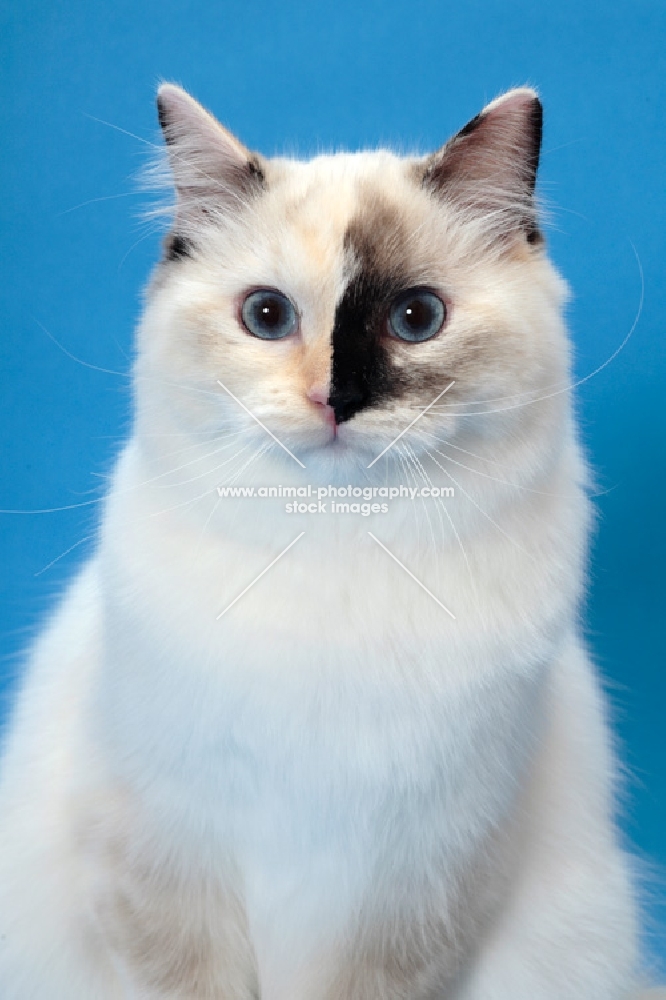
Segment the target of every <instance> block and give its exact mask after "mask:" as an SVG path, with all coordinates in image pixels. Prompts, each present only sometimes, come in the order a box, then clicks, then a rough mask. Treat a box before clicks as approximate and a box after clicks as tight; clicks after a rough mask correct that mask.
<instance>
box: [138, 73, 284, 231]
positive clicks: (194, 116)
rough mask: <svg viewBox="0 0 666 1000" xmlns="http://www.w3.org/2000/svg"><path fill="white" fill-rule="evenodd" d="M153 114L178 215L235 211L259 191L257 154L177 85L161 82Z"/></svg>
mask: <svg viewBox="0 0 666 1000" xmlns="http://www.w3.org/2000/svg"><path fill="white" fill-rule="evenodd" d="M157 113H158V116H159V120H160V125H161V126H162V132H163V134H164V141H165V142H166V147H167V153H168V157H169V166H170V168H171V174H172V176H173V181H174V185H175V188H176V193H177V196H178V200H177V205H176V212H177V215H179V216H180V217H181V218H182V217H183V216H189V217H190V218H192V217H196V216H199V217H201V216H202V215H204V216H205V215H210V214H211V213H215V212H219V211H220V210H222V211H233V210H234V209H239V208H241V207H242V205H243V204H245V203H247V201H248V200H249V199H250V198H251V197H252V196H253V195H255V194H258V193H259V192H260V191H261V190H262V188H263V187H264V185H265V174H264V169H263V166H262V163H261V160H260V158H259V157H258V156H257V155H256V154H254V153H251V152H250V151H249V150H248V149H246V148H245V146H243V144H242V143H241V142H239V141H238V139H236V137H235V136H233V135H232V134H231V132H228V131H227V129H225V128H224V127H223V126H222V125H220V123H219V122H218V121H217V119H215V118H214V117H213V116H212V115H211V114H209V112H208V111H206V110H205V108H203V107H202V106H201V105H200V104H199V103H198V101H195V100H194V98H193V97H190V95H189V94H188V93H186V92H185V91H184V90H182V89H181V88H180V87H177V86H175V84H173V83H163V84H162V85H161V87H160V88H159V90H158V92H157Z"/></svg>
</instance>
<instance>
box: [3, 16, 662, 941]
mask: <svg viewBox="0 0 666 1000" xmlns="http://www.w3.org/2000/svg"><path fill="white" fill-rule="evenodd" d="M0 21H1V26H2V27H1V33H0V37H1V39H2V48H3V49H4V51H3V53H2V66H3V68H4V72H3V77H4V95H3V98H2V100H1V101H0V123H1V124H0V134H1V135H2V146H3V155H2V157H1V158H0V176H1V185H2V186H1V190H2V195H3V196H2V199H0V213H1V214H2V225H3V229H4V240H3V243H2V257H3V264H2V274H3V280H2V282H1V283H0V297H1V300H2V316H3V327H4V328H3V334H2V338H0V352H1V358H2V394H1V395H0V426H1V427H2V429H3V461H2V484H1V487H0V507H2V508H6V509H9V510H35V509H43V508H52V507H57V508H63V507H68V506H69V505H78V504H81V503H83V502H84V501H86V500H90V499H92V498H94V497H96V496H99V494H100V489H101V488H103V482H104V480H103V478H101V479H100V476H101V477H103V476H104V475H105V473H106V472H107V471H108V470H109V468H110V467H111V463H112V460H113V456H114V454H115V453H116V451H117V449H118V445H119V442H121V441H122V439H123V437H124V435H125V434H126V432H127V427H128V412H129V411H128V389H127V379H126V378H123V377H119V376H116V375H110V374H105V373H103V372H100V371H98V370H95V368H91V367H86V366H84V365H83V364H81V363H79V362H77V361H76V360H73V359H72V357H70V354H68V352H70V353H71V354H72V355H74V356H75V357H76V358H79V359H82V360H83V361H85V362H86V363H87V364H88V365H93V366H98V367H100V368H106V369H111V370H113V371H117V372H126V371H127V370H128V365H129V362H128V356H129V355H130V352H131V343H132V329H133V324H134V322H135V320H136V316H137V313H138V310H139V305H140V299H139V292H140V289H141V286H142V285H143V283H144V282H145V280H146V278H147V275H148V272H149V269H150V266H151V264H152V262H153V261H154V260H155V259H156V257H157V255H158V252H159V249H158V244H159V237H158V235H157V234H156V233H155V232H154V231H153V230H152V229H151V228H150V226H146V225H145V224H143V223H142V222H141V221H140V218H139V213H140V208H141V205H142V196H139V195H137V193H136V190H135V186H134V182H133V179H132V178H133V175H134V174H135V173H136V171H137V170H138V169H139V168H140V167H141V165H142V163H143V162H144V161H145V154H146V149H147V147H146V142H147V141H154V140H156V139H157V138H158V136H157V126H156V118H155V112H154V102H153V98H154V90H155V87H156V84H157V82H158V81H159V80H160V79H170V80H174V81H177V82H180V83H182V84H183V85H184V86H186V87H187V88H188V89H190V90H191V91H192V92H193V93H194V95H195V96H197V97H198V98H199V99H200V100H201V101H202V102H203V103H204V104H205V105H207V106H208V107H210V108H211V109H212V110H213V111H214V112H215V113H217V114H218V116H219V117H220V118H221V119H222V120H223V121H224V122H225V123H226V124H227V125H229V126H230V127H231V128H232V129H233V130H234V131H236V132H237V133H238V134H239V135H240V137H241V138H242V139H243V140H244V141H245V142H246V143H247V144H248V145H250V146H253V147H255V148H257V149H259V150H260V151H262V152H264V153H267V154H270V153H273V152H282V153H284V152H287V153H297V154H308V153H311V152H315V151H317V150H320V149H337V148H341V147H345V148H357V147H361V146H366V147H367V146H374V145H377V144H379V143H390V144H392V145H395V146H397V147H399V148H402V149H407V150H410V151H411V150H413V149H415V148H420V149H422V150H424V151H425V150H428V149H431V148H434V147H436V146H438V145H439V144H441V142H442V141H443V140H444V139H445V138H447V137H448V135H449V134H450V133H452V132H453V131H455V130H456V129H457V128H458V127H459V126H461V125H462V124H463V123H464V122H465V121H467V120H468V119H469V118H471V117H472V116H473V115H474V114H475V113H476V112H477V111H478V110H479V109H480V108H481V106H482V105H483V104H484V103H485V102H486V101H487V100H489V99H491V98H492V97H494V96H496V95H497V94H498V93H499V92H500V91H502V90H505V89H507V88H508V87H510V86H513V85H517V84H523V83H526V82H527V83H531V84H533V85H535V86H537V87H538V89H539V90H540V92H541V95H542V98H543V102H544V105H545V115H546V118H545V136H544V153H543V160H542V168H541V175H540V192H541V194H542V196H543V197H544V198H545V200H546V201H547V203H548V204H549V206H550V209H551V225H550V227H549V229H548V237H549V241H550V246H551V252H552V255H553V256H554V258H555V260H556V262H557V264H558V265H559V267H560V269H561V270H562V271H563V273H564V274H565V276H566V277H567V279H568V280H569V281H570V283H571V285H572V287H573V290H574V298H573V302H572V305H571V308H570V323H571V329H572V333H573V336H574V340H575V345H576V372H577V375H578V377H580V378H582V377H584V376H586V375H587V374H588V373H590V372H592V371H594V370H595V369H596V368H598V367H599V366H600V365H601V364H603V362H604V361H606V360H607V359H608V358H609V357H610V356H611V355H613V353H614V351H615V350H616V348H617V347H618V346H619V345H620V344H621V343H622V341H623V340H624V338H625V336H626V335H627V333H628V331H629V330H630V329H631V327H632V324H633V322H634V317H635V315H636V313H637V311H638V308H639V302H640V299H641V286H642V281H641V269H642V273H643V276H644V287H645V301H644V307H643V310H642V313H641V316H640V319H639V321H638V323H637V325H636V328H635V330H634V332H633V334H632V336H631V338H630V339H629V341H628V343H627V344H626V346H625V347H624V349H623V350H622V351H621V352H620V353H619V355H618V356H617V357H615V358H614V359H613V360H612V361H611V363H610V364H609V365H608V366H606V367H605V368H604V369H603V370H602V371H601V372H600V373H599V374H597V375H595V376H594V377H593V378H591V379H589V380H588V381H586V382H585V383H584V384H583V385H581V387H580V389H579V392H578V399H579V412H580V417H581V422H582V427H583V432H584V436H585V441H586V444H587V447H588V450H589V453H590V455H591V457H592V460H593V463H594V465H595V468H596V469H597V470H598V481H599V483H600V485H601V486H602V488H604V489H608V492H607V493H605V494H604V495H603V496H601V497H600V498H599V500H598V508H599V511H600V514H601V516H600V520H599V527H598V531H597V535H596V540H595V547H594V563H593V570H592V585H591V594H590V601H589V608H588V614H587V622H588V635H589V639H590V642H591V645H592V647H593V650H594V652H595V655H596V660H597V663H598V664H599V666H600V669H601V670H602V672H603V675H604V677H605V678H606V680H607V684H608V688H609V690H610V693H611V697H612V703H613V711H614V716H615V724H616V731H617V732H618V734H619V736H620V738H621V747H622V754H623V758H624V760H625V761H626V763H627V766H628V775H629V776H628V781H627V791H628V794H627V797H626V801H625V805H624V814H625V815H624V825H625V829H626V832H627V835H628V836H629V837H630V838H631V840H632V841H633V843H634V844H635V845H636V847H637V849H638V850H639V852H640V854H641V855H642V856H644V857H645V858H646V859H651V863H652V866H653V868H652V875H651V877H650V879H649V881H650V883H651V889H650V896H651V904H650V906H651V911H652V913H653V915H654V917H655V921H661V922H662V926H663V917H664V909H663V899H664V897H665V896H666V892H665V891H664V886H665V885H666V878H665V875H664V873H665V872H666V774H665V771H666V768H665V764H666V737H665V735H664V715H665V710H666V677H665V672H664V639H663V624H662V618H661V616H662V613H663V603H664V579H663V565H664V556H665V555H666V544H665V538H666V534H665V533H664V530H663V512H662V503H663V499H662V498H663V497H664V495H665V489H664V487H665V486H666V483H665V481H664V480H665V471H664V469H665V465H664V461H663V440H664V433H665V431H666V426H665V424H666V418H665V416H664V406H663V400H664V392H665V383H664V373H665V370H666V351H665V342H666V338H665V337H664V316H666V295H665V291H664V264H663V262H664V232H666V218H665V212H664V197H663V184H664V177H665V176H666V169H665V168H666V164H665V162H664V131H663V123H664V121H665V120H666V101H665V96H666V65H665V56H664V53H665V52H666V37H665V35H666V33H665V30H664V29H665V27H666V5H664V4H663V3H661V2H660V0H651V2H650V0H614V2H613V3H612V4H608V5H603V4H596V3H594V4H589V3H588V4H586V3H585V0H556V2H553V3H549V4H545V3H540V4H538V3H534V2H533V0H462V2H461V0H456V2H455V3H452V2H450V0H411V2H407V0H366V2H365V3H359V0H337V2H336V3H316V2H313V0H307V2H306V0H282V2H281V3H279V4H278V3H275V4H272V5H271V4H269V3H267V2H261V0H242V2H240V0H224V2H219V0H218V2H214V0H200V2H199V3H195V2H189V3H186V2H184V0H183V2H180V3H178V2H174V0H114V2H113V3H109V4H93V3H90V2H89V0H21V2H20V3H17V2H15V0H14V2H12V0H3V2H2V5H1V7H0ZM633 248H635V250H634V249H633ZM639 261H640V264H639ZM53 338H54V339H53ZM55 341H57V342H58V344H59V345H60V346H58V344H56V342H55ZM95 519H96V505H95V503H94V502H93V503H91V504H90V505H87V506H74V508H73V509H70V510H62V509H61V510H59V511H57V512H54V513H43V514H31V515H28V514H2V515H0V559H1V560H2V566H3V568H4V573H3V580H2V584H1V587H2V593H1V599H2V611H1V613H0V641H1V644H2V647H1V650H0V651H1V652H3V653H4V654H5V655H4V658H3V660H2V670H1V673H2V678H3V687H4V691H5V694H7V692H9V691H10V690H11V686H12V682H13V680H14V678H15V677H16V675H17V673H18V671H19V670H20V659H19V655H18V654H19V651H20V649H21V648H22V647H23V646H24V644H25V642H26V640H27V638H28V636H29V635H30V634H31V633H32V631H33V630H34V628H35V625H36V623H37V622H38V621H39V619H40V616H41V614H42V613H43V611H44V609H45V608H46V607H47V606H48V605H49V604H50V602H51V601H52V600H53V596H54V594H55V593H57V592H58V590H59V589H60V587H61V585H62V582H63V581H64V580H65V579H67V578H69V577H70V576H71V574H72V572H73V570H74V568H75V566H76V565H77V564H78V563H79V562H80V560H81V559H82V558H83V557H84V556H85V555H86V553H87V552H88V551H89V550H90V547H91V544H92V542H91V539H90V538H89V537H88V536H89V535H90V534H91V531H93V529H94V525H95ZM76 543H79V544H78V545H77V544H76ZM71 546H76V547H75V548H74V549H73V550H72V551H71V552H69V553H68V554H66V555H64V556H63V557H62V558H61V559H59V560H58V561H57V562H55V563H53V565H49V564H51V563H52V561H53V560H55V559H56V558H57V557H59V556H60V555H61V554H62V553H65V552H66V551H67V550H68V549H70V547H71ZM6 700H7V699H6V698H5V702H6ZM4 710H5V708H4V703H3V711H4ZM660 900H661V902H660ZM652 948H653V951H654V953H655V954H657V953H659V952H661V954H662V955H663V956H664V957H666V946H665V945H664V938H663V931H661V932H660V931H659V930H658V928H657V927H656V926H655V929H654V931H653V939H652Z"/></svg>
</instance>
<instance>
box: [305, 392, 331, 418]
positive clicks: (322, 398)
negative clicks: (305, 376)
mask: <svg viewBox="0 0 666 1000" xmlns="http://www.w3.org/2000/svg"><path fill="white" fill-rule="evenodd" d="M329 392H330V389H329V387H328V385H313V386H311V387H310V388H309V389H308V391H307V397H308V399H309V400H310V402H311V403H314V404H315V405H316V406H320V407H321V408H322V413H323V416H324V417H325V419H326V422H327V423H328V424H330V425H331V426H332V427H334V426H335V413H334V411H333V407H332V406H329V405H328V396H329Z"/></svg>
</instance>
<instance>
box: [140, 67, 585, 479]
mask: <svg viewBox="0 0 666 1000" xmlns="http://www.w3.org/2000/svg"><path fill="white" fill-rule="evenodd" d="M158 109H159V118H160V123H161V125H162V129H163V131H164V137H165V140H166V148H167V152H168V163H169V167H170V171H171V175H172V179H173V183H174V186H175V191H176V203H175V207H174V214H173V223H172V228H171V232H170V234H169V236H168V237H167V239H166V241H165V252H164V259H163V261H162V262H161V263H160V265H159V267H158V271H157V274H156V277H155V279H154V280H153V283H152V285H151V288H150V290H149V296H148V307H147V311H146V318H145V321H144V323H143V325H142V330H141V336H140V361H139V372H140V374H142V375H144V376H147V377H148V379H150V380H152V381H153V388H151V389H150V393H149V392H148V390H147V389H146V391H145V396H146V399H148V398H149V399H150V404H151V406H150V407H149V408H152V410H153V412H154V411H155V409H156V408H157V409H158V410H159V408H160V406H161V407H162V408H169V407H171V409H172V410H176V411H177V412H178V419H179V420H180V421H181V423H184V424H186V425H187V427H188V430H189V431H190V432H191V433H193V434H196V433H197V431H198V430H199V429H200V430H202V431H205V432H206V433H209V432H210V431H213V432H214V431H215V428H216V427H218V426H219V428H223V427H224V428H231V429H232V430H233V431H243V430H245V431H246V432H247V434H249V435H255V436H256V437H257V441H259V440H261V439H262V438H263V439H265V432H264V431H263V430H262V427H261V426H260V425H259V423H257V421H260V422H261V424H263V425H265V427H267V428H269V429H270V431H272V432H273V433H274V434H275V435H276V436H278V437H279V438H280V440H281V441H283V442H284V443H285V444H286V445H287V446H288V447H289V448H290V449H291V450H292V451H293V452H294V453H295V454H296V455H299V456H301V457H302V458H303V459H304V461H305V462H306V463H307V462H308V458H309V459H310V460H312V459H313V457H314V456H315V455H316V456H318V458H319V459H322V458H324V459H325V460H326V461H328V460H329V459H330V460H331V461H333V462H334V461H336V460H344V459H345V457H346V456H347V457H348V456H349V455H350V454H351V455H353V456H355V457H356V458H357V459H358V458H359V457H360V458H361V460H362V462H363V465H364V466H365V465H366V464H367V463H366V461H365V459H366V458H368V459H369V458H370V457H372V456H373V455H376V454H378V453H379V452H380V451H381V450H382V448H384V447H385V446H386V445H387V444H388V443H389V442H390V441H391V440H392V439H393V438H395V436H396V435H397V434H400V433H401V432H402V431H404V430H405V428H407V427H408V425H409V424H410V423H411V422H412V421H414V420H415V418H417V417H419V414H421V413H423V411H424V410H426V408H428V410H427V412H426V413H425V414H423V416H422V417H420V418H419V419H418V421H417V422H416V423H415V424H414V427H413V429H411V430H410V432H409V440H410V442H411V444H412V446H413V447H414V448H415V449H416V451H419V450H420V449H421V448H422V447H423V448H425V447H427V446H428V444H429V443H432V442H433V440H436V439H437V438H438V437H440V438H447V439H449V440H450V439H452V438H453V437H455V435H456V434H458V433H460V431H461V430H462V429H465V430H466V431H468V432H469V431H470V430H471V431H472V432H474V433H477V434H479V435H481V436H486V437H488V436H491V437H495V438H496V437H497V435H498V433H500V434H504V433H505V434H514V435H515V433H516V425H517V424H520V422H521V421H522V422H523V423H525V422H529V421H530V420H531V419H532V417H533V416H534V412H535V408H534V406H532V407H530V406H529V405H527V406H526V405H523V404H524V403H525V401H527V400H530V399H532V398H537V397H538V396H539V395H544V394H546V395H547V394H548V390H549V388H550V387H551V386H553V385H561V384H563V381H564V380H565V379H566V371H567V364H568V354H567V342H566V337H565V335H564V332H563V327H562V324H561V320H560V309H561V302H562V298H563V294H564V286H563V283H562V282H561V280H560V279H559V278H558V277H557V276H556V274H555V272H554V270H553V268H552V267H551V265H550V264H549V262H548V260H547V257H546V255H545V251H544V242H543V238H542V235H541V232H540V229H539V221H538V217H537V210H536V206H535V199H534V185H535V178H536V170H537V165H538V160H539V148H540V142H541V104H540V102H539V99H538V97H537V96H536V94H535V93H534V91H532V90H529V89H518V90H513V91H510V92H509V93H507V94H505V95H504V96H503V97H500V98H499V99H497V100H496V101H493V102H492V103H491V104H489V105H488V106H487V107H486V108H485V109H484V110H483V111H482V112H481V113H480V114H479V115H477V117H476V118H474V119H473V120H472V121H471V122H469V124H467V125H466V126H465V127H464V128H463V129H462V130H461V131H460V132H458V133H457V135H455V136H454V137H453V138H452V139H451V140H449V141H448V142H447V143H446V144H445V145H444V146H443V147H442V148H441V149H440V150H439V151H437V152H435V153H433V154H431V155H428V156H425V157H415V156H411V157H398V156H396V155H394V154H392V153H390V152H388V151H384V150H380V151H377V152H362V153H355V154H336V155H327V156H318V157H316V158H315V159H313V160H310V161H309V162H299V161H294V160H287V159H265V158H264V157H262V156H258V155H255V154H253V153H250V152H249V151H248V150H247V149H246V148H245V147H244V146H243V145H242V144H241V143H240V142H239V141H238V140H237V139H236V138H235V137H234V136H232V135H231V134H230V133H229V132H228V131H227V130H226V129H224V128H223V127H222V126H221V125H220V124H219V123H218V122H217V121H216V120H215V119H214V118H213V117H212V116H211V115H210V114H209V113H208V112H206V111H205V110H204V109H203V108H202V107H201V106H200V105H199V104H198V103H197V102H196V101H194V100H193V98H191V97H190V96H189V95H187V94H186V93H185V92H184V91H182V90H181V89H179V88H178V87H175V86H173V85H171V84H165V85H163V86H162V87H161V88H160V90H159V94H158ZM158 383H159V384H160V385H161V386H162V390H161V391H159V390H158V389H157V388H156V386H157V385H158ZM220 383H221V384H220ZM449 386H450V388H449V389H448V391H447V392H446V393H445V394H444V395H442V393H443V391H444V390H446V389H447V387H449ZM177 387H184V389H185V390H186V391H184V392H180V390H179V389H178V388H177ZM234 397H235V398H234ZM438 397H441V398H439V399H438ZM141 399H142V390H141V389H140V390H139V403H140V407H139V411H140V413H141ZM435 400H437V402H436V403H435ZM558 402H559V401H554V402H553V404H552V405H553V406H555V405H557V404H558ZM433 403H434V405H432V406H431V404H433ZM248 410H249V411H250V412H251V413H252V414H253V415H254V417H255V418H256V420H254V421H253V420H252V418H251V417H250V416H249V415H248V412H247V411H248ZM530 410H531V411H532V412H531V413H530Z"/></svg>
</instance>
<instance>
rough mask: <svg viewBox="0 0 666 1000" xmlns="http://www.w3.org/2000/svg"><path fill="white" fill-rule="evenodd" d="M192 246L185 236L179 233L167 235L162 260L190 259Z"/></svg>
mask: <svg viewBox="0 0 666 1000" xmlns="http://www.w3.org/2000/svg"><path fill="white" fill-rule="evenodd" d="M193 250H194V244H193V243H192V240H190V239H188V237H187V236H181V234H180V233H169V235H168V236H167V238H166V240H165V241H164V259H165V260H182V259H183V258H184V257H192V256H193Z"/></svg>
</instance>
